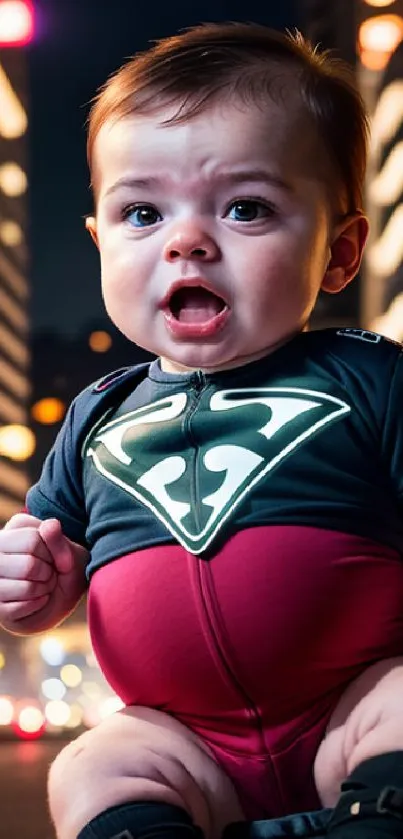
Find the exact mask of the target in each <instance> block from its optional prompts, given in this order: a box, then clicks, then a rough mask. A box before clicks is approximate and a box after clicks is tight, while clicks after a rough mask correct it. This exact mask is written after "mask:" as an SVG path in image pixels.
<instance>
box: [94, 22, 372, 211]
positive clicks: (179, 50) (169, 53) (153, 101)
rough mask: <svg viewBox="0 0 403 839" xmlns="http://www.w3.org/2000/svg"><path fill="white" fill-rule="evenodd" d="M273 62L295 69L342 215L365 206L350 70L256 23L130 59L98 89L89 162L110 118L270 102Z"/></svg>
mask: <svg viewBox="0 0 403 839" xmlns="http://www.w3.org/2000/svg"><path fill="white" fill-rule="evenodd" d="M273 62H275V63H277V64H281V65H283V66H284V65H285V66H287V65H288V66H289V67H290V68H295V69H296V70H297V73H296V77H297V81H298V88H299V95H300V98H301V100H302V103H303V106H304V108H305V110H306V112H307V113H308V116H309V117H310V119H311V120H312V122H313V125H314V126H315V128H316V130H317V133H318V136H319V137H320V138H321V140H322V145H323V149H324V150H325V153H326V155H327V159H328V161H329V160H330V163H331V167H332V174H333V177H332V181H334V183H333V184H332V188H333V189H335V191H336V195H337V197H338V201H337V203H338V204H339V205H340V209H341V206H343V211H344V212H347V213H353V212H354V211H355V210H357V209H361V208H362V204H363V184H364V177H365V169H366V160H367V140H368V119H367V115H366V111H365V107H364V104H363V101H362V98H361V96H360V94H359V92H358V89H357V87H356V84H355V80H354V73H353V70H352V68H350V67H349V66H348V65H347V64H345V63H344V62H343V61H341V60H340V59H339V58H336V57H335V56H334V55H333V54H332V53H330V52H329V51H320V50H318V49H316V48H314V47H312V45H311V44H310V43H309V42H308V41H306V40H305V39H304V38H303V37H302V35H301V34H300V33H296V34H295V35H292V34H290V33H287V34H283V33H281V32H277V31H275V30H272V29H269V28H267V27H265V26H260V25H257V24H251V23H223V24H219V23H218V24H217V23H209V24H201V25H199V26H195V27H192V28H190V29H188V30H185V31H183V32H181V33H180V34H179V35H175V36H173V37H171V38H165V39H163V40H161V41H159V42H157V43H156V44H155V46H153V47H151V48H150V49H148V50H146V51H145V52H141V53H138V54H137V55H135V56H134V57H133V58H131V59H129V60H128V61H127V62H126V63H125V64H124V65H123V66H122V67H121V68H120V69H119V70H118V71H117V72H116V73H115V74H113V75H112V76H111V78H110V79H108V81H107V82H106V83H105V84H104V85H103V87H101V89H100V90H99V92H98V94H97V96H96V97H95V99H94V101H93V103H92V108H91V111H90V115H89V120H88V145H87V152H88V161H89V165H90V168H91V163H92V157H93V148H94V142H95V139H96V137H97V134H98V132H99V130H100V128H101V127H102V126H103V125H104V123H105V122H107V121H109V120H110V119H115V120H118V119H121V118H123V117H126V116H128V115H130V114H134V113H137V114H146V113H152V112H153V111H156V110H158V109H159V108H161V105H163V104H171V103H176V104H178V110H177V111H176V113H175V114H174V116H173V117H171V119H170V120H168V121H167V122H166V123H165V124H175V123H178V122H184V121H185V120H188V119H191V117H192V116H194V115H196V114H198V113H200V112H201V111H202V110H203V108H204V107H206V105H207V104H210V102H211V101H212V100H214V98H216V97H218V96H224V97H225V98H230V97H231V96H234V95H236V96H238V97H241V98H242V99H244V100H245V101H249V102H250V101H254V102H258V101H261V100H262V98H264V97H267V96H268V95H271V96H273V91H272V87H273Z"/></svg>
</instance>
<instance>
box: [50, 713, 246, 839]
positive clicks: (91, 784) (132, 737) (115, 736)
mask: <svg viewBox="0 0 403 839" xmlns="http://www.w3.org/2000/svg"><path fill="white" fill-rule="evenodd" d="M147 800H148V801H163V802H166V803H169V804H173V805H176V806H179V807H183V808H184V809H185V810H186V811H187V812H188V813H189V814H190V815H191V816H192V817H193V820H194V822H195V823H196V824H197V825H199V826H200V827H201V828H202V829H203V831H204V834H205V836H206V837H210V838H211V839H213V838H214V837H218V836H220V835H221V832H222V830H223V828H224V827H225V825H226V824H228V822H230V821H236V820H238V819H242V813H241V810H240V806H239V804H238V800H237V797H236V794H235V791H234V789H233V786H232V784H231V782H230V781H229V779H228V778H227V776H226V775H225V773H224V772H223V771H222V770H221V769H220V767H219V766H218V764H217V763H216V761H215V760H214V759H213V758H212V756H211V754H210V752H209V750H208V749H207V748H206V746H204V745H203V743H202V742H201V740H200V739H199V738H198V737H197V736H196V735H195V734H193V733H192V732H191V731H190V730H188V729H187V728H186V727H185V726H183V725H182V724H181V723H179V722H178V721H177V720H175V719H173V718H172V717H170V716H168V715H167V714H164V713H162V712H160V711H154V710H150V709H148V708H143V707H130V708H125V709H124V710H123V711H120V712H119V713H117V714H114V715H113V716H112V717H109V718H108V719H107V720H105V721H104V722H102V723H101V724H100V725H98V726H97V727H96V728H93V729H91V730H90V731H86V732H85V733H84V734H83V735H81V737H78V739H77V740H75V741H74V742H73V743H70V744H69V745H68V746H67V747H66V748H65V749H63V751H62V752H61V753H60V754H59V755H58V757H57V758H56V760H55V762H54V763H53V765H52V767H51V770H50V773H49V805H50V811H51V815H52V818H53V820H54V823H55V826H56V830H57V836H58V839H76V836H77V834H78V833H79V831H80V830H81V829H82V828H83V827H84V825H85V824H87V823H88V822H89V821H90V820H91V819H92V818H94V817H95V816H96V815H98V814H99V813H101V812H103V811H104V810H106V809H107V808H108V807H112V806H115V805H118V804H123V803H127V802H133V801H147Z"/></svg>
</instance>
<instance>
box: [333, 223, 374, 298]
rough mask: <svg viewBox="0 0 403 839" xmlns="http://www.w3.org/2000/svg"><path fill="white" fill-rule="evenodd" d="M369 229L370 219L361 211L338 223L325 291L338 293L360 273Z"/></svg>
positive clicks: (334, 234)
mask: <svg viewBox="0 0 403 839" xmlns="http://www.w3.org/2000/svg"><path fill="white" fill-rule="evenodd" d="M368 230H369V227H368V219H367V218H366V216H365V215H364V214H363V213H361V212H357V213H355V214H354V215H351V216H346V217H345V218H344V219H343V220H342V221H341V222H339V223H338V224H337V225H336V227H335V230H334V233H333V241H332V244H331V248H330V250H331V257H330V261H329V263H328V266H327V268H326V272H325V275H324V277H323V280H322V289H323V291H327V292H329V294H337V292H338V291H342V289H343V288H345V286H346V285H348V283H350V282H351V280H353V279H354V277H355V276H356V274H358V271H359V269H360V265H361V260H362V255H363V251H364V247H365V243H366V241H367V236H368Z"/></svg>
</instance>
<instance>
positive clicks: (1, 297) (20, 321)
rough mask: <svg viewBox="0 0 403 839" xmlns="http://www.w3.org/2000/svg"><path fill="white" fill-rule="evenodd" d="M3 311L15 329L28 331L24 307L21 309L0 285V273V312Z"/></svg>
mask: <svg viewBox="0 0 403 839" xmlns="http://www.w3.org/2000/svg"><path fill="white" fill-rule="evenodd" d="M1 312H4V314H5V315H6V317H7V318H8V320H9V321H10V322H11V323H12V324H13V326H15V327H16V329H19V330H23V331H24V332H28V314H27V312H26V311H25V309H22V308H21V307H20V306H19V304H18V303H16V302H15V300H12V299H11V297H10V296H9V295H8V294H7V292H6V291H5V289H4V288H2V286H1V273H0V313H1Z"/></svg>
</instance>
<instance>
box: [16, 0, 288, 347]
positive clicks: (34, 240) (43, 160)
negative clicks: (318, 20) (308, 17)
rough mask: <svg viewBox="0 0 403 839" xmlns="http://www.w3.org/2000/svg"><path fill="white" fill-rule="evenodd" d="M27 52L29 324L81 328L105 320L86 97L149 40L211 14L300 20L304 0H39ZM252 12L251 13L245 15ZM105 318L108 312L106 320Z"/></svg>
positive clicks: (70, 330) (280, 22)
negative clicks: (92, 223) (90, 229)
mask: <svg viewBox="0 0 403 839" xmlns="http://www.w3.org/2000/svg"><path fill="white" fill-rule="evenodd" d="M36 6H37V14H38V32H37V37H36V41H35V43H34V45H33V46H32V47H31V48H30V51H29V71H30V88H31V131H30V158H31V163H30V168H31V172H30V184H31V190H30V220H31V221H30V231H29V234H30V245H31V272H30V274H31V279H32V328H33V332H34V334H37V333H38V332H43V331H48V330H50V331H52V330H55V329H56V330H57V331H58V332H59V333H61V334H62V335H66V336H69V337H74V336H76V335H78V334H79V333H81V332H82V331H83V330H84V329H85V328H86V326H88V324H89V323H91V322H96V321H97V320H98V319H99V321H100V322H101V321H102V320H105V319H106V315H105V312H104V308H103V304H102V300H101V296H100V291H99V266H98V257H97V253H96V250H95V247H94V245H92V243H91V241H90V238H89V236H88V234H87V233H86V232H85V229H84V222H83V217H84V216H85V214H86V213H88V212H90V211H91V209H92V201H91V194H90V190H89V186H88V184H89V176H88V171H87V167H86V160H85V129H84V125H85V120H86V116H87V113H88V103H89V101H90V99H91V98H92V96H93V95H94V94H95V92H96V89H97V88H98V87H99V85H100V84H102V83H103V82H104V81H105V79H106V77H107V76H108V75H109V74H110V73H111V72H113V71H114V70H115V69H117V68H118V67H119V66H120V64H121V63H122V61H123V60H124V59H125V58H126V57H128V56H130V55H133V54H134V53H135V52H136V51H138V50H141V49H144V48H146V46H147V44H148V42H149V41H151V40H153V39H157V38H160V37H164V36H166V35H171V34H174V33H175V32H176V31H177V30H178V29H180V28H183V27H186V26H190V25H193V24H196V23H200V22H204V21H219V20H249V21H255V22H257V23H265V24H268V25H270V26H276V27H277V28H284V27H286V26H289V27H292V26H295V25H297V24H298V18H297V16H296V14H295V7H296V6H297V0H295V2H294V0H282V2H281V3H279V2H278V0H248V2H247V3H245V0H229V1H228V2H225V0H190V2H186V3H185V2H184V0H172V2H171V3H163V2H161V0H157V2H154V3H152V2H151V3H144V2H143V3H135V2H134V0H36ZM246 12H247V14H246ZM105 322H106V321H105Z"/></svg>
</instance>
